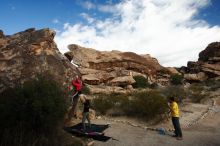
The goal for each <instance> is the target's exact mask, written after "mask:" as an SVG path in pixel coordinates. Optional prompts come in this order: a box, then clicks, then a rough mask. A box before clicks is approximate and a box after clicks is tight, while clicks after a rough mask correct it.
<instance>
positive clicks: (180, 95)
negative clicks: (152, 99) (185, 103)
mask: <svg viewBox="0 0 220 146" xmlns="http://www.w3.org/2000/svg"><path fill="white" fill-rule="evenodd" d="M160 92H161V93H162V94H163V95H164V96H166V97H175V98H176V99H177V101H178V102H182V100H183V99H184V98H186V96H187V92H186V91H185V90H184V88H183V86H167V87H165V88H163V89H161V91H160Z"/></svg>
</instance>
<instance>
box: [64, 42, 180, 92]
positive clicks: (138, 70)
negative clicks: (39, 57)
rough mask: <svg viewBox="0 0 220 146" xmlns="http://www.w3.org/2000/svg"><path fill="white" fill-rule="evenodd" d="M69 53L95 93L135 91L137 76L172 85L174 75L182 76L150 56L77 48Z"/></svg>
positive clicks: (74, 45)
mask: <svg viewBox="0 0 220 146" xmlns="http://www.w3.org/2000/svg"><path fill="white" fill-rule="evenodd" d="M69 50H70V51H69V52H67V53H65V55H66V57H67V58H69V60H70V61H72V62H73V63H74V64H76V65H78V66H79V70H80V72H81V74H82V78H83V80H84V82H85V83H86V84H88V85H90V86H89V87H90V88H91V90H92V91H94V92H99V91H102V89H101V88H105V90H106V89H108V91H116V90H118V91H120V90H123V89H132V86H131V85H132V84H133V83H134V82H135V80H134V79H133V76H137V75H138V76H143V77H145V78H147V79H148V81H149V82H150V83H157V84H159V85H168V84H169V78H170V75H171V74H173V73H178V72H177V71H176V70H175V69H174V68H165V67H163V66H161V65H160V64H159V63H158V61H157V59H155V58H153V57H151V56H150V55H148V54H146V55H138V54H135V53H132V52H120V51H114V50H113V51H111V52H107V51H97V50H95V49H91V48H85V47H81V46H79V45H76V44H73V45H69ZM94 85H96V89H95V87H94ZM98 87H99V88H98Z"/></svg>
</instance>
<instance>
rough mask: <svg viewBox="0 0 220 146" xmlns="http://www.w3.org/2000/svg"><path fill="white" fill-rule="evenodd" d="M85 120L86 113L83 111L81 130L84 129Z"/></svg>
mask: <svg viewBox="0 0 220 146" xmlns="http://www.w3.org/2000/svg"><path fill="white" fill-rule="evenodd" d="M85 121H86V113H83V118H82V125H83V130H84V131H85V130H86V124H85Z"/></svg>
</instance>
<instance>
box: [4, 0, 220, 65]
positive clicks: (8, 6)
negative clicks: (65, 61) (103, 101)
mask: <svg viewBox="0 0 220 146" xmlns="http://www.w3.org/2000/svg"><path fill="white" fill-rule="evenodd" d="M0 20H1V21H0V29H2V30H3V31H4V33H5V34H7V35H11V34H14V33H16V32H19V31H23V30H25V29H28V28H31V27H34V28H37V29H40V28H45V27H49V28H51V29H54V30H56V31H57V35H56V38H55V41H56V43H57V44H58V48H59V49H60V51H61V52H62V53H64V52H65V51H68V49H67V46H68V44H79V45H82V46H85V47H92V48H95V49H98V50H103V51H104V50H106V51H111V50H120V51H132V52H136V53H138V54H150V55H151V56H153V57H156V58H157V59H158V60H159V62H160V63H161V64H162V65H164V66H181V65H186V63H187V61H189V60H197V59H198V53H199V52H200V51H201V50H203V49H204V48H205V47H206V46H207V45H208V44H209V43H211V42H212V41H220V1H219V0H36V1H32V0H1V1H0Z"/></svg>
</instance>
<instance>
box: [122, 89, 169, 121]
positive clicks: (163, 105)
mask: <svg viewBox="0 0 220 146" xmlns="http://www.w3.org/2000/svg"><path fill="white" fill-rule="evenodd" d="M132 97H133V100H131V102H130V106H127V107H128V109H127V110H126V111H127V114H128V115H130V116H137V117H139V118H142V119H144V120H146V121H147V120H151V119H154V118H155V117H158V116H160V115H163V114H164V113H166V111H167V99H166V97H165V96H163V95H161V94H160V93H159V92H158V91H155V90H151V91H144V92H135V93H133V94H132Z"/></svg>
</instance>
